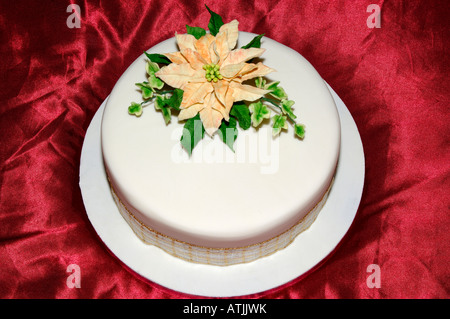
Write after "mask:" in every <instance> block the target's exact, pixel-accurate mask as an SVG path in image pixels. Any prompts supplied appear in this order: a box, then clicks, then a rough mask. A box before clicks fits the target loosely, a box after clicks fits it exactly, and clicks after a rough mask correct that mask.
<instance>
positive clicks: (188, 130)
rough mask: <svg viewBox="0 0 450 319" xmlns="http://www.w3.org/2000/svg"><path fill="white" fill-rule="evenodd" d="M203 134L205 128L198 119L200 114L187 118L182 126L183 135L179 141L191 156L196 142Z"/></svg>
mask: <svg viewBox="0 0 450 319" xmlns="http://www.w3.org/2000/svg"><path fill="white" fill-rule="evenodd" d="M204 136H205V129H204V127H203V123H202V120H201V119H200V114H197V115H196V116H194V117H192V118H190V119H188V120H187V121H186V123H185V124H184V127H183V135H182V136H181V139H180V142H181V145H182V146H183V147H184V149H185V150H186V151H187V152H188V154H189V156H191V154H192V151H193V149H194V147H195V146H196V145H197V144H198V142H200V141H201V139H203V137H204Z"/></svg>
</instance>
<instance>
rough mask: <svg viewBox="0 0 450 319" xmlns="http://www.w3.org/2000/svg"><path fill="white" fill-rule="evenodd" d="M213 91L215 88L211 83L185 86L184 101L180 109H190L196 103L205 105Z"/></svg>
mask: <svg viewBox="0 0 450 319" xmlns="http://www.w3.org/2000/svg"><path fill="white" fill-rule="evenodd" d="M212 91H213V86H212V85H211V83H209V82H206V81H205V82H200V83H188V84H186V85H185V86H184V92H183V100H182V101H181V105H180V109H185V108H188V107H190V106H191V105H193V104H195V103H203V102H204V99H205V97H206V95H208V93H211V92H212Z"/></svg>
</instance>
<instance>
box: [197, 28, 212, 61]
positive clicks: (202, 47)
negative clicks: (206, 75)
mask: <svg viewBox="0 0 450 319" xmlns="http://www.w3.org/2000/svg"><path fill="white" fill-rule="evenodd" d="M214 39H215V38H214V36H213V35H212V34H209V33H207V34H206V35H204V36H202V37H201V38H200V39H198V40H197V41H196V42H195V43H194V46H195V49H196V50H197V52H198V53H199V54H200V55H201V56H202V58H203V59H204V60H205V61H206V62H207V63H208V64H210V63H212V61H211V55H210V51H209V48H210V46H211V43H213V42H214Z"/></svg>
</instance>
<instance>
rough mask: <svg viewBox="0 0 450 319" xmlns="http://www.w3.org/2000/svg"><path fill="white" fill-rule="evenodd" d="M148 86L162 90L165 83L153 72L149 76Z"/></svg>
mask: <svg viewBox="0 0 450 319" xmlns="http://www.w3.org/2000/svg"><path fill="white" fill-rule="evenodd" d="M148 85H149V86H150V87H151V88H154V89H158V90H161V89H162V88H163V86H164V82H163V81H162V80H161V79H160V78H158V77H156V75H155V73H154V72H153V73H151V74H150V75H149V76H148Z"/></svg>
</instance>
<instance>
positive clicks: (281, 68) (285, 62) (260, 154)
mask: <svg viewBox="0 0 450 319" xmlns="http://www.w3.org/2000/svg"><path fill="white" fill-rule="evenodd" d="M254 36H255V35H254V34H251V33H246V32H240V35H239V42H238V46H242V45H245V44H246V43H248V42H249V41H250V40H251V39H252V38H253V37H254ZM261 47H263V48H266V49H267V50H266V52H265V53H264V54H263V56H262V59H263V61H264V64H266V65H267V66H269V67H271V68H274V69H276V70H277V72H274V73H271V74H269V75H268V76H267V77H266V78H267V79H268V81H269V82H270V81H280V82H281V83H280V85H281V86H282V87H283V88H284V89H285V91H286V92H287V94H288V95H289V99H291V100H294V101H295V105H294V113H295V114H296V115H297V120H298V122H299V123H302V124H304V125H305V131H306V134H305V139H304V140H299V139H298V138H295V137H294V132H293V127H292V126H289V129H288V131H287V132H286V131H283V132H282V133H281V135H280V136H278V137H277V138H274V139H272V132H271V125H270V124H269V123H268V124H267V125H264V123H263V124H262V125H261V126H260V128H259V129H258V130H256V129H254V128H253V127H251V128H250V129H249V130H247V131H243V130H240V131H239V136H238V138H237V140H236V142H235V145H234V149H235V152H232V151H231V150H230V149H229V148H228V146H226V145H225V144H224V143H223V142H222V141H221V140H220V137H219V136H217V135H216V136H215V137H214V138H213V139H211V138H210V137H209V136H205V138H204V139H203V140H202V141H201V142H200V143H199V144H198V145H197V146H196V147H195V149H194V151H193V154H192V157H190V158H189V156H188V155H187V153H186V152H185V150H184V149H183V148H182V146H181V144H180V137H181V134H182V127H183V123H178V122H177V119H176V117H175V116H173V117H172V122H171V123H169V125H167V126H166V125H165V123H164V120H163V117H162V115H161V114H160V113H159V112H158V111H156V110H155V109H154V107H153V104H149V105H148V106H146V107H145V108H144V113H143V115H142V116H141V117H140V118H137V117H135V116H131V115H129V114H128V111H127V107H128V106H129V105H130V103H131V101H135V102H139V101H141V94H140V92H139V91H138V89H137V87H136V86H135V85H134V83H137V82H143V81H145V80H146V78H145V76H146V73H145V56H144V55H142V56H140V57H139V58H138V59H137V60H136V61H135V62H134V63H133V64H132V65H131V66H130V67H129V68H128V69H127V71H126V72H125V73H124V74H123V75H122V77H121V78H120V79H119V81H118V82H117V84H116V86H115V87H114V89H113V91H112V93H111V95H110V96H109V99H108V102H107V104H106V107H105V111H104V114H103V119H102V129H101V135H102V136H101V141H102V152H103V156H104V162H105V167H106V170H107V173H108V176H109V178H110V182H111V185H112V186H113V188H114V191H115V192H116V194H117V195H118V196H119V197H120V199H121V201H122V202H123V203H124V204H125V205H126V206H127V208H128V209H129V210H130V211H131V212H132V213H133V214H134V216H135V217H136V218H137V219H139V220H140V221H142V222H143V223H144V224H145V225H147V226H148V227H150V228H152V229H154V230H156V231H157V232H159V233H162V234H164V235H166V236H170V237H173V238H175V239H177V240H180V241H185V242H187V243H191V244H194V245H200V246H206V247H221V248H229V247H240V246H246V245H251V244H255V243H259V242H262V241H265V240H268V239H270V238H272V237H274V236H277V235H279V234H280V233H281V232H283V231H285V230H287V229H289V228H290V227H292V226H293V225H294V224H295V223H297V222H298V221H299V220H300V219H302V218H303V217H304V216H305V215H306V214H307V213H308V212H309V211H310V210H311V209H312V208H313V207H314V206H315V205H316V204H317V203H318V202H319V201H320V199H321V198H322V196H323V195H324V193H325V192H326V190H327V189H328V187H329V185H330V183H331V181H332V178H333V175H334V172H335V168H336V164H337V160H338V157H339V149H340V121H339V115H338V112H337V109H336V106H335V104H334V101H333V98H332V96H331V94H330V92H329V91H328V88H327V86H326V84H325V83H324V81H323V80H322V79H321V77H320V76H319V74H318V73H317V72H316V71H315V69H314V68H313V67H312V66H311V64H310V63H309V62H307V61H306V60H305V59H304V58H303V57H302V56H301V55H300V54H298V53H297V52H295V51H294V50H292V49H290V48H288V47H286V46H284V45H282V44H280V43H277V42H276V41H273V40H271V39H269V38H267V37H264V38H263V41H262V45H261ZM175 51H177V47H176V43H175V40H174V38H172V39H169V40H166V41H164V42H161V43H160V44H158V45H156V46H155V47H153V48H152V49H150V50H149V51H148V52H149V53H166V52H175ZM273 114H274V113H273Z"/></svg>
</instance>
